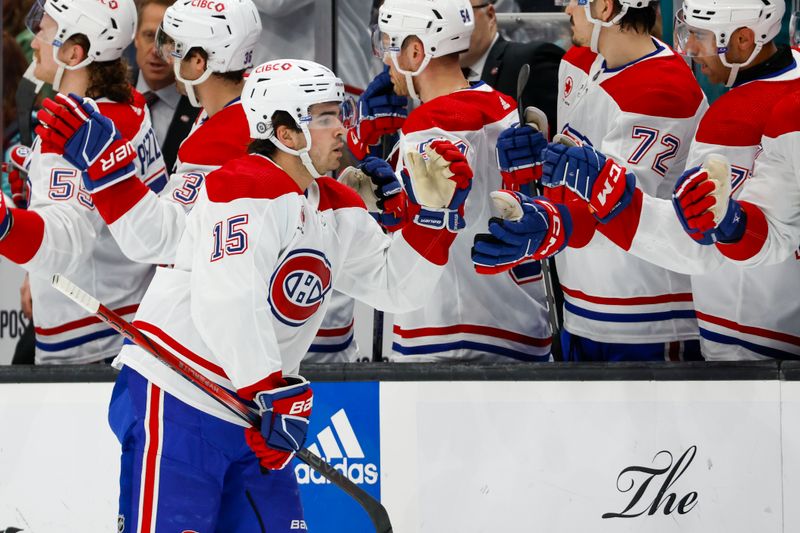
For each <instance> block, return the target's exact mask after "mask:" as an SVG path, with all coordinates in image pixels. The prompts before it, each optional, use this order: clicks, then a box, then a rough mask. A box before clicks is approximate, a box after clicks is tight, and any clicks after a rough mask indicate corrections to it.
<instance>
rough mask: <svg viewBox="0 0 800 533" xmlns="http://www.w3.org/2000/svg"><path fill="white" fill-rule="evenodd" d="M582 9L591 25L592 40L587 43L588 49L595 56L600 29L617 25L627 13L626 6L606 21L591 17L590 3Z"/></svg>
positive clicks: (597, 52)
mask: <svg viewBox="0 0 800 533" xmlns="http://www.w3.org/2000/svg"><path fill="white" fill-rule="evenodd" d="M592 1H593V0H592ZM584 9H585V10H586V19H587V20H588V21H589V22H591V23H592V39H591V41H590V43H589V48H591V50H592V52H594V53H595V54H599V53H600V51H599V50H598V49H597V44H598V43H599V42H600V29H601V28H609V27H611V26H613V25H614V24H618V23H619V21H620V20H622V17H624V16H625V14H626V13H627V12H628V6H626V5H623V6H622V7H621V8H620V10H619V13H617V14H616V15H615V16H614V18H612V19H611V20H607V21H602V20H597V19H596V18H594V17H593V16H592V12H591V1H590V2H588V3H587V4H586V5H585V6H584Z"/></svg>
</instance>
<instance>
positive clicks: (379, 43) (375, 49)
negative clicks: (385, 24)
mask: <svg viewBox="0 0 800 533" xmlns="http://www.w3.org/2000/svg"><path fill="white" fill-rule="evenodd" d="M370 30H371V32H372V54H373V55H374V56H375V57H377V58H378V59H380V60H381V61H383V59H384V58H385V57H386V53H387V52H389V51H391V50H394V51H395V52H399V51H400V50H398V49H397V48H396V47H394V48H392V47H391V46H389V43H390V41H391V39H390V38H389V36H388V35H387V34H385V33H383V32H382V31H381V30H380V28H379V27H378V25H377V24H373V25H372V27H371V28H370Z"/></svg>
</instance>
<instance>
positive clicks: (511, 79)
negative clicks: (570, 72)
mask: <svg viewBox="0 0 800 533" xmlns="http://www.w3.org/2000/svg"><path fill="white" fill-rule="evenodd" d="M472 9H473V11H474V14H475V29H474V30H473V32H472V37H471V38H470V46H469V50H467V51H466V52H464V53H463V54H461V57H460V62H461V67H462V69H463V70H464V74H465V76H466V77H467V79H468V80H469V81H470V82H477V81H484V82H486V83H487V84H489V85H491V86H492V87H494V88H495V89H497V90H498V91H500V92H502V93H505V94H507V95H509V96H513V97H514V98H515V99H516V98H517V76H518V75H519V70H520V69H521V68H522V65H524V64H525V63H527V64H529V65H530V67H531V75H530V78H529V79H528V85H527V86H526V87H525V91H524V92H523V94H522V102H523V103H524V105H525V106H526V107H527V106H536V107H538V108H539V109H541V110H542V111H544V112H545V114H546V115H547V119H548V121H549V122H550V128H551V131H550V134H551V135H552V134H553V133H555V132H553V131H552V129H553V128H555V124H556V96H557V92H558V65H559V63H560V62H561V57H562V56H563V55H564V50H562V49H561V48H560V47H558V46H556V45H554V44H551V43H542V42H530V43H515V42H511V41H507V40H505V39H503V38H502V37H501V36H500V34H499V33H498V32H497V17H496V16H495V8H494V2H491V1H487V0H472Z"/></svg>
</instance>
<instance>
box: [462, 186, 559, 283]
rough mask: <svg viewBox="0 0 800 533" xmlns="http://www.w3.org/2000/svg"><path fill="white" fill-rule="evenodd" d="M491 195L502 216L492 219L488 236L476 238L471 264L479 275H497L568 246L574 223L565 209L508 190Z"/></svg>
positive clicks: (544, 199)
mask: <svg viewBox="0 0 800 533" xmlns="http://www.w3.org/2000/svg"><path fill="white" fill-rule="evenodd" d="M491 196H492V201H493V202H494V203H495V206H497V207H498V209H499V210H500V212H501V213H502V214H503V217H502V218H497V217H495V218H492V219H490V220H489V233H479V234H477V235H475V242H474V245H473V247H472V262H473V264H474V266H475V270H476V271H477V272H478V273H479V274H497V273H499V272H504V271H506V270H508V269H510V268H512V267H513V266H515V265H518V264H519V263H522V262H523V261H526V260H528V259H537V260H539V259H545V258H547V257H550V256H552V255H555V254H556V253H558V252H559V251H561V250H562V249H564V247H565V246H566V245H567V241H568V240H569V236H570V233H571V232H572V221H571V218H570V214H569V211H568V210H567V209H566V208H565V207H564V206H562V205H560V204H555V203H552V202H550V201H549V200H547V199H546V198H544V197H541V196H539V197H535V198H529V197H527V196H525V195H524V194H521V193H519V192H514V191H507V190H502V191H496V192H493V193H491Z"/></svg>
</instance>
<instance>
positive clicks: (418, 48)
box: [407, 36, 425, 70]
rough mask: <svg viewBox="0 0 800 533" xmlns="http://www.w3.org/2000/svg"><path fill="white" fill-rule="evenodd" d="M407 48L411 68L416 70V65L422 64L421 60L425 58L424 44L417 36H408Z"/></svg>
mask: <svg viewBox="0 0 800 533" xmlns="http://www.w3.org/2000/svg"><path fill="white" fill-rule="evenodd" d="M407 49H408V51H409V59H410V60H411V64H412V65H413V68H412V70H417V67H419V66H420V64H422V60H423V59H425V46H424V45H423V44H422V41H420V40H419V39H418V38H417V37H413V36H412V37H409V42H408V48H407Z"/></svg>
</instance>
